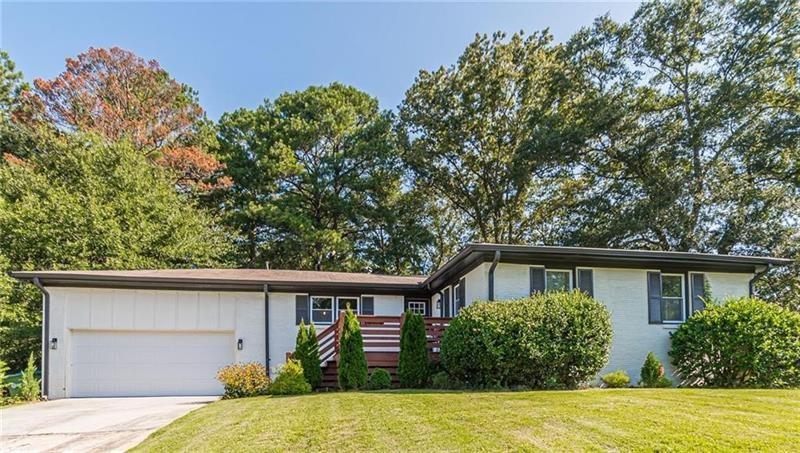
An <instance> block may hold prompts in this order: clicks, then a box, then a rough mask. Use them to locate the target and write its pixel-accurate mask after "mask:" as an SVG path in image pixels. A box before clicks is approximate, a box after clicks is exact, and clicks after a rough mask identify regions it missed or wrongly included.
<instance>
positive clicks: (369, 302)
mask: <svg viewBox="0 0 800 453" xmlns="http://www.w3.org/2000/svg"><path fill="white" fill-rule="evenodd" d="M361 314H362V315H374V314H375V298H374V297H372V296H361Z"/></svg>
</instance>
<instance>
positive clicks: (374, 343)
mask: <svg viewBox="0 0 800 453" xmlns="http://www.w3.org/2000/svg"><path fill="white" fill-rule="evenodd" d="M424 320H425V332H426V334H427V339H428V353H429V354H430V357H431V360H434V361H437V360H438V359H439V350H440V348H441V345H442V335H443V334H444V331H445V330H446V329H447V327H448V326H449V325H450V321H451V320H452V318H424ZM404 321H405V315H401V316H376V315H361V316H359V317H358V323H359V325H360V327H361V336H362V338H363V339H364V352H366V353H367V355H368V356H369V353H394V354H396V353H398V352H400V329H401V327H402V326H403V322H404ZM343 328H344V315H343V314H340V316H339V318H338V319H337V321H336V322H335V323H333V324H331V325H330V326H328V327H326V328H325V329H323V330H322V331H321V332H319V333H317V341H318V342H319V357H320V363H321V364H322V366H323V367H325V366H327V364H328V363H329V362H336V363H338V361H339V343H340V339H341V333H342V329H343ZM289 357H291V353H287V358H289ZM368 359H369V357H368Z"/></svg>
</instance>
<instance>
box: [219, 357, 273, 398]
mask: <svg viewBox="0 0 800 453" xmlns="http://www.w3.org/2000/svg"><path fill="white" fill-rule="evenodd" d="M217 380H218V381H220V382H221V383H222V385H223V386H224V387H225V395H224V396H223V398H225V399H231V398H245V397H248V396H259V395H266V394H267V390H268V389H269V383H270V380H269V373H267V368H266V367H265V366H264V365H263V364H261V363H257V362H250V363H235V364H233V365H228V366H226V367H224V368H222V369H221V370H219V371H218V372H217Z"/></svg>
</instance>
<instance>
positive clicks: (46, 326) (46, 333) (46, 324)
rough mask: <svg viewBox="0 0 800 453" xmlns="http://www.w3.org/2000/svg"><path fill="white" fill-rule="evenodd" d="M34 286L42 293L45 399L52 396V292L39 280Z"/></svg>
mask: <svg viewBox="0 0 800 453" xmlns="http://www.w3.org/2000/svg"><path fill="white" fill-rule="evenodd" d="M33 284H34V285H35V286H36V287H37V288H39V291H41V292H42V297H43V301H42V397H44V398H45V399H46V398H47V396H48V395H49V394H50V392H49V387H50V376H49V375H50V348H49V344H48V343H49V341H50V292H49V291H47V290H46V289H45V287H44V285H42V282H41V281H40V280H39V277H33Z"/></svg>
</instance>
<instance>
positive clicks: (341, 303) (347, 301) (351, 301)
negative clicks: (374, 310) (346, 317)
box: [336, 297, 360, 314]
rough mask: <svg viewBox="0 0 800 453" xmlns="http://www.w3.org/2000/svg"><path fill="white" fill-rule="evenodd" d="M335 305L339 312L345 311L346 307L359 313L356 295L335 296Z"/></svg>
mask: <svg viewBox="0 0 800 453" xmlns="http://www.w3.org/2000/svg"><path fill="white" fill-rule="evenodd" d="M336 305H338V307H337V308H338V310H339V312H343V311H346V310H347V309H348V308H349V309H350V311H352V312H353V313H355V314H360V312H359V311H358V297H337V298H336Z"/></svg>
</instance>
